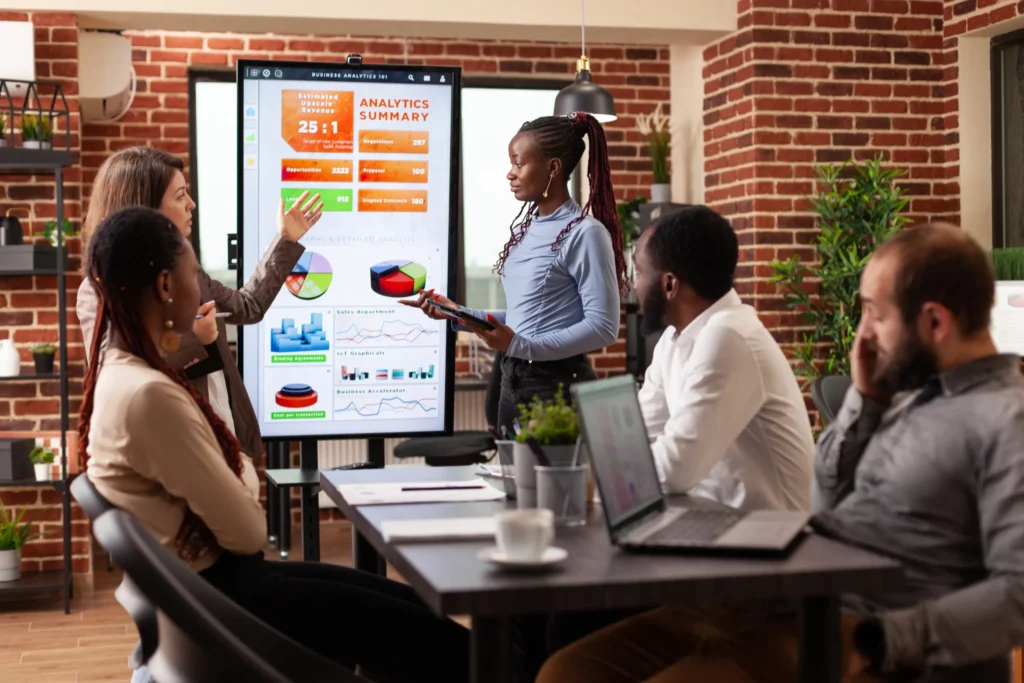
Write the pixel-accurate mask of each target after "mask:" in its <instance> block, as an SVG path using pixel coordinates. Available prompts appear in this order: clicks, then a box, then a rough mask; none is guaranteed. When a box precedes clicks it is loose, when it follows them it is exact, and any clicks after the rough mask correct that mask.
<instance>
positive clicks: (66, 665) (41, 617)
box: [0, 522, 398, 683]
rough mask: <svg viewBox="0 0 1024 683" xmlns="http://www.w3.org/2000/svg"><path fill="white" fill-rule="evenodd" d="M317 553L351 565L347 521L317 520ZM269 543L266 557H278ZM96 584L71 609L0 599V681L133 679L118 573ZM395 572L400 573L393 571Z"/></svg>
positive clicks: (131, 630)
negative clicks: (117, 598)
mask: <svg viewBox="0 0 1024 683" xmlns="http://www.w3.org/2000/svg"><path fill="white" fill-rule="evenodd" d="M292 538H293V539H295V541H296V542H295V544H294V545H293V548H292V558H293V559H297V558H298V557H300V548H299V544H298V539H300V538H301V536H300V534H299V530H298V529H295V531H294V532H293V533H292ZM320 540H321V559H322V560H323V561H325V562H331V563H334V564H343V565H349V566H350V565H351V558H352V554H351V535H350V531H349V526H348V524H347V523H345V522H330V523H328V522H325V523H323V524H321V529H320ZM276 555H277V553H276V551H272V550H269V549H267V557H268V558H273V557H276ZM95 577H96V578H95V581H94V582H93V583H94V585H91V586H90V585H88V582H87V581H78V582H76V584H75V599H74V600H73V601H72V603H71V614H70V615H65V614H64V608H63V603H62V601H61V599H60V598H59V597H57V596H53V597H47V598H41V599H35V600H21V601H3V602H0V681H2V683H86V682H87V681H125V682H126V683H127V682H128V681H130V680H131V676H132V674H131V671H130V670H129V669H128V655H130V654H131V652H132V649H133V648H134V647H135V644H136V643H137V642H138V634H137V631H136V630H135V625H134V624H133V623H132V620H131V619H130V618H129V617H128V615H127V614H126V613H125V611H124V610H123V609H122V608H121V606H120V605H119V604H118V603H117V602H116V601H115V600H114V589H115V588H117V585H118V584H119V583H120V582H121V574H120V572H119V571H117V570H115V571H113V572H106V571H102V570H101V571H98V572H96V574H95ZM394 578H398V577H394Z"/></svg>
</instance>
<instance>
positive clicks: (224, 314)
mask: <svg viewBox="0 0 1024 683" xmlns="http://www.w3.org/2000/svg"><path fill="white" fill-rule="evenodd" d="M229 315H231V314H230V313H227V312H225V311H221V312H220V313H218V314H217V315H215V316H214V317H215V318H227V317H228V316H229ZM205 317H206V316H205V315H197V316H196V320H202V319H203V318H205Z"/></svg>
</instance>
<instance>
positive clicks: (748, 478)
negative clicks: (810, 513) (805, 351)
mask: <svg viewBox="0 0 1024 683" xmlns="http://www.w3.org/2000/svg"><path fill="white" fill-rule="evenodd" d="M640 406H641V408H642V409H643V414H644V422H645V423H646V425H647V430H648V433H649V436H650V437H651V441H652V445H651V448H652V450H653V451H654V460H655V463H656V464H657V467H658V476H659V477H661V480H662V482H663V483H664V485H665V488H666V489H667V490H668V491H670V492H687V493H690V494H693V495H699V496H704V497H706V498H711V499H713V500H717V501H719V502H720V503H724V504H725V505H730V506H732V507H736V508H744V509H748V510H766V509H772V510H810V507H811V476H812V469H813V454H814V440H813V437H812V436H811V426H810V420H809V419H808V415H807V408H806V407H805V405H804V399H803V396H802V395H801V392H800V387H799V385H798V383H797V380H796V377H795V376H794V375H793V370H792V368H790V366H789V362H788V361H787V360H786V357H785V355H783V353H782V349H780V348H779V345H778V344H777V343H776V342H775V339H774V338H773V337H772V336H771V334H770V333H769V332H768V330H767V329H765V327H764V325H762V324H761V321H760V320H759V319H758V317H757V313H755V311H754V309H753V308H751V307H750V306H746V305H744V304H743V303H742V302H741V301H740V297H739V295H738V294H737V293H736V291H735V290H730V291H729V293H728V294H726V295H725V296H723V297H722V298H721V299H719V300H718V301H716V302H715V303H714V304H713V305H712V306H711V307H710V308H708V309H707V310H706V311H704V312H703V313H701V314H700V315H699V316H697V318H695V319H694V320H693V322H691V323H690V324H689V325H687V326H686V328H684V329H683V330H681V331H677V330H676V329H675V328H674V327H669V328H668V329H667V330H665V333H664V334H663V335H662V337H661V339H660V340H659V341H658V344H657V346H655V347H654V356H653V358H652V360H651V366H650V367H649V368H648V369H647V375H646V378H645V380H644V386H643V388H642V389H641V390H640Z"/></svg>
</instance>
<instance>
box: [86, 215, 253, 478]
mask: <svg viewBox="0 0 1024 683" xmlns="http://www.w3.org/2000/svg"><path fill="white" fill-rule="evenodd" d="M186 249H188V244H187V243H186V242H185V238H184V237H183V236H182V235H181V233H180V232H178V229H177V228H175V227H174V224H173V223H171V221H170V220H168V218H167V217H166V216H164V215H163V214H161V213H160V212H159V211H155V210H153V209H149V208H144V207H138V206H134V207H127V208H124V209H119V210H117V211H115V212H114V213H112V214H111V215H110V216H108V217H107V218H105V219H104V220H103V222H102V223H100V224H99V226H97V228H96V232H95V235H94V236H93V239H92V241H91V242H90V244H89V254H88V258H87V259H86V271H87V273H88V277H89V279H90V280H91V281H92V285H93V288H94V289H95V290H96V295H97V296H98V298H99V303H98V305H97V307H96V327H95V329H94V332H93V337H92V340H91V341H90V344H91V345H90V347H89V364H88V369H87V372H86V375H85V386H84V393H85V395H84V397H83V399H82V409H81V412H80V413H79V416H78V440H79V446H78V448H79V451H78V453H79V460H80V462H81V465H82V468H83V469H84V468H85V467H86V465H87V464H88V460H89V455H88V453H87V448H88V446H89V429H90V426H91V422H92V413H93V407H94V397H95V393H96V378H97V376H98V375H99V372H100V347H101V346H102V343H101V342H102V339H103V336H104V330H105V329H106V327H107V321H108V320H109V321H110V327H111V329H112V330H113V332H115V333H116V334H117V336H118V338H119V339H120V341H121V343H122V344H124V347H125V349H126V350H127V351H128V352H129V353H131V354H133V355H135V356H137V357H139V358H141V359H142V360H143V361H145V362H146V363H147V364H149V366H150V367H152V368H155V369H156V370H159V371H160V372H162V373H163V374H164V375H166V376H167V377H168V378H170V380H171V381H172V382H174V383H175V384H177V385H178V386H180V387H181V388H183V389H184V390H185V391H187V392H188V393H189V395H190V396H191V397H192V400H193V401H195V402H196V404H197V405H198V406H199V409H200V410H201V411H202V413H203V416H204V417H205V418H206V421H207V422H209V423H210V427H211V428H212V429H213V433H214V435H215V436H216V437H217V443H218V445H220V449H221V452H222V453H223V455H224V460H225V462H227V464H228V467H229V468H231V471H232V472H234V473H235V475H236V476H239V477H240V476H241V473H242V460H241V456H240V454H241V451H242V447H241V445H239V443H238V439H236V438H235V436H234V434H232V433H231V430H229V429H228V428H227V425H225V424H224V421H223V420H221V419H220V417H218V416H217V414H216V413H215V412H214V411H213V408H212V407H210V404H209V402H207V401H206V399H204V398H203V397H202V396H200V395H199V394H198V393H197V392H196V390H195V389H193V388H192V386H191V385H190V384H189V383H188V382H186V381H185V380H183V379H182V378H181V376H180V375H179V374H178V373H177V372H175V371H174V369H173V368H172V367H171V366H170V365H169V364H168V363H167V361H165V360H164V359H163V357H162V356H161V355H160V352H159V351H158V350H157V348H156V344H155V343H154V342H153V338H152V337H151V336H150V334H149V333H148V332H147V331H146V329H145V327H144V326H143V324H142V302H143V293H144V292H146V291H148V290H150V289H151V288H152V287H153V286H154V284H155V282H156V277H157V275H158V274H159V273H161V272H162V271H165V270H167V271H170V270H173V269H174V267H175V265H176V264H177V262H178V259H179V258H180V257H181V255H182V253H184V252H185V250H186Z"/></svg>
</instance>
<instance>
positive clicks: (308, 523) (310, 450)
mask: <svg viewBox="0 0 1024 683" xmlns="http://www.w3.org/2000/svg"><path fill="white" fill-rule="evenodd" d="M319 460H320V457H319V455H318V454H317V441H316V439H303V440H302V441H301V442H299V469H300V470H302V471H303V473H304V474H305V473H306V472H314V473H316V472H318V471H319V468H320V462H319ZM299 490H300V491H301V492H302V502H301V504H300V508H299V509H300V511H301V514H302V560H303V561H304V562H319V561H320V506H319V504H318V501H319V497H320V490H319V487H312V488H311V489H309V490H307V489H306V488H305V487H300V489H299Z"/></svg>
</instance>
